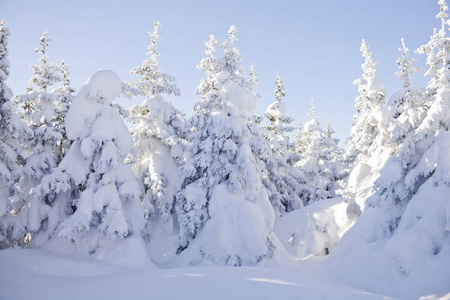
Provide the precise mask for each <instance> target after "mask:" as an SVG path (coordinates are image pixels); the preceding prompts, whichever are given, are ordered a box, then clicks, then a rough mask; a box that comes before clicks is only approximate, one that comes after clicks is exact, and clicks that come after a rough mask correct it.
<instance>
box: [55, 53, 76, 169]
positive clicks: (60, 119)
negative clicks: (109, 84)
mask: <svg viewBox="0 0 450 300" xmlns="http://www.w3.org/2000/svg"><path fill="white" fill-rule="evenodd" d="M59 68H60V72H61V75H62V78H61V81H62V83H63V86H62V87H58V88H56V89H55V90H54V91H53V93H54V94H55V95H57V97H58V98H59V99H58V103H57V106H58V109H57V111H56V118H55V127H56V128H57V129H58V131H59V132H60V133H61V141H60V145H59V149H58V150H59V151H57V155H58V161H61V160H62V158H63V157H64V154H65V153H66V152H67V151H68V149H69V148H70V143H69V140H68V139H67V134H66V128H65V125H64V124H65V120H66V115H67V112H68V111H69V107H70V105H71V104H72V102H73V99H74V98H75V96H74V93H75V89H74V88H73V87H72V86H71V84H70V81H71V78H70V72H69V66H68V65H67V63H66V61H64V60H63V61H62V62H61V64H60V65H59Z"/></svg>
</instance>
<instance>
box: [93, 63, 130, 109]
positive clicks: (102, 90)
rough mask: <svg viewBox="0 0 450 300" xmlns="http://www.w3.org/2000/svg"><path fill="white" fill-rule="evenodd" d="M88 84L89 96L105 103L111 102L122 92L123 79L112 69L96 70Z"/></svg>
mask: <svg viewBox="0 0 450 300" xmlns="http://www.w3.org/2000/svg"><path fill="white" fill-rule="evenodd" d="M86 84H87V85H88V87H89V89H88V98H90V99H92V100H96V101H98V102H100V103H103V104H110V103H111V102H112V101H113V100H114V99H116V98H119V97H120V94H121V93H122V81H121V80H120V78H119V76H118V75H117V74H116V73H114V72H113V71H110V70H99V71H97V72H95V73H94V74H92V76H91V78H89V79H88V81H87V82H86Z"/></svg>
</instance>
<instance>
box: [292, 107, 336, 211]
mask: <svg viewBox="0 0 450 300" xmlns="http://www.w3.org/2000/svg"><path fill="white" fill-rule="evenodd" d="M308 115H309V116H311V117H312V119H311V121H309V122H307V123H305V126H304V131H303V140H302V144H303V145H305V150H304V152H303V153H302V159H301V160H300V161H299V162H298V163H297V164H296V167H297V168H299V169H301V170H302V172H303V174H304V176H305V179H306V186H307V190H308V191H309V194H308V195H307V197H306V198H305V199H304V202H305V204H311V203H313V202H316V201H319V200H323V199H327V198H330V197H331V189H332V187H333V183H332V182H331V180H330V178H331V177H332V174H331V170H330V169H329V168H328V167H329V166H328V164H329V162H330V161H331V157H330V156H329V153H328V152H327V151H326V150H327V146H328V145H326V144H325V143H326V133H325V132H323V130H322V128H321V126H320V123H319V121H318V118H317V114H316V108H315V106H314V100H313V99H311V112H310V113H309V114H308Z"/></svg>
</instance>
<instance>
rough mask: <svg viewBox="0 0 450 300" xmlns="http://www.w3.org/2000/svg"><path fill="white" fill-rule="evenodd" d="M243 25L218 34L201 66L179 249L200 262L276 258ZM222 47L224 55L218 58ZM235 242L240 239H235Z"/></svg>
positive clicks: (181, 197) (233, 262)
mask: <svg viewBox="0 0 450 300" xmlns="http://www.w3.org/2000/svg"><path fill="white" fill-rule="evenodd" d="M235 33H236V27H235V26H231V28H230V30H229V32H228V34H229V39H228V40H225V41H223V42H220V41H218V40H216V38H215V37H214V36H213V35H211V37H210V40H209V41H208V42H206V43H205V44H206V51H205V53H206V55H208V56H207V57H206V58H203V59H202V60H201V62H200V65H199V66H198V68H200V69H202V70H203V71H205V73H206V75H207V77H206V78H205V79H203V80H201V83H200V85H199V87H198V88H197V94H198V95H200V99H199V102H197V104H196V105H195V106H194V110H195V114H194V116H193V117H191V118H190V119H189V120H188V126H189V128H191V132H190V133H189V134H188V141H189V142H190V145H189V146H188V148H187V153H186V163H185V165H184V166H183V184H182V191H181V192H180V193H179V194H178V196H177V200H178V207H177V209H178V211H179V217H178V221H179V224H180V235H179V249H178V253H181V252H184V253H186V254H187V255H190V260H191V262H193V263H196V262H200V261H202V260H210V261H213V262H215V263H218V264H227V265H252V264H256V263H259V262H261V261H263V260H265V259H268V258H270V257H272V255H273V251H274V247H275V246H274V242H275V240H276V238H275V237H274V236H273V233H272V228H273V222H274V218H275V216H274V212H273V209H272V207H271V205H270V202H269V200H268V196H267V193H266V191H265V189H264V188H262V186H261V178H260V169H259V167H258V165H257V163H256V160H255V157H254V155H253V153H252V151H251V143H250V140H251V137H252V133H251V131H250V128H249V121H250V118H251V117H252V115H253V111H254V109H255V106H256V102H257V97H256V96H255V94H254V93H253V92H252V91H251V89H250V87H251V83H250V82H249V80H248V79H247V78H246V76H245V73H244V70H243V68H242V65H241V64H240V61H241V55H240V53H239V51H238V50H237V49H236V48H235V47H234V42H235V41H236V40H237V39H236V36H235ZM216 46H219V47H220V48H221V49H222V51H223V55H222V56H221V57H216V56H215V50H216ZM230 240H233V242H232V243H230Z"/></svg>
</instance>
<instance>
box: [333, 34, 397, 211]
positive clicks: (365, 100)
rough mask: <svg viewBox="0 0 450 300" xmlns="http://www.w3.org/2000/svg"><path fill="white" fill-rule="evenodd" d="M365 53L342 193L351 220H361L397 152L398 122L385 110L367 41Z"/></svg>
mask: <svg viewBox="0 0 450 300" xmlns="http://www.w3.org/2000/svg"><path fill="white" fill-rule="evenodd" d="M361 52H362V54H363V57H364V58H365V62H364V63H363V64H362V65H361V68H362V70H363V75H362V78H360V79H357V80H356V81H355V82H354V84H355V85H357V86H358V92H359V95H358V96H357V97H356V99H355V107H356V108H357V111H358V112H357V114H356V115H355V116H354V117H353V126H352V129H351V136H350V138H349V139H348V145H349V147H348V150H347V153H346V157H347V162H349V163H350V164H351V165H350V174H349V176H348V178H347V182H346V186H345V188H344V189H343V190H341V191H340V194H342V195H343V196H344V197H345V198H346V199H347V200H348V202H349V206H348V213H349V217H350V218H351V219H355V218H357V217H358V216H359V214H360V213H361V209H363V208H364V205H365V200H366V199H367V197H368V196H369V195H370V194H371V193H372V188H373V183H374V181H375V180H376V178H377V177H378V176H379V172H380V168H381V167H382V166H383V165H384V162H386V160H387V159H388V158H389V157H390V156H391V155H392V154H393V152H394V149H393V147H392V145H391V144H390V143H389V142H390V140H391V138H390V132H391V131H392V129H390V126H391V125H392V124H393V122H394V121H393V119H392V117H391V114H390V112H389V111H388V110H387V109H386V108H384V107H382V105H383V104H384V101H385V96H386V92H385V91H384V86H383V83H382V82H381V80H380V79H378V77H377V76H376V74H375V72H376V69H375V67H376V64H377V60H375V59H373V58H372V53H371V52H369V45H367V44H366V42H365V41H364V40H363V41H362V45H361Z"/></svg>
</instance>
